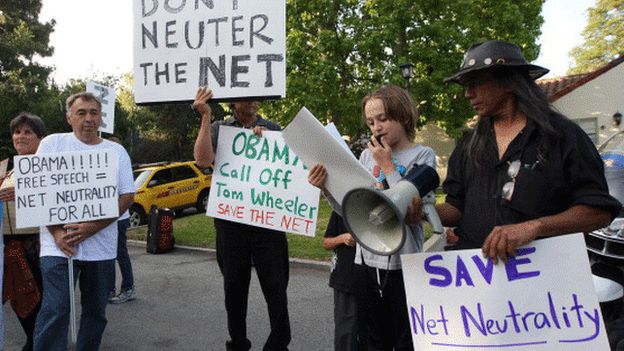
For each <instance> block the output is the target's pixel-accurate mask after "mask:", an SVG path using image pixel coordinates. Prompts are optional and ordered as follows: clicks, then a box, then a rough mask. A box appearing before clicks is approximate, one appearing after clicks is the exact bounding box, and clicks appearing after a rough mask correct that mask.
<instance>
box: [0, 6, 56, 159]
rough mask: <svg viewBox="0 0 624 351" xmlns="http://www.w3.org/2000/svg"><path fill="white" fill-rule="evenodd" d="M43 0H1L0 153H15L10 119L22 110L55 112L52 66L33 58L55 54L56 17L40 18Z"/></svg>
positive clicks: (43, 114) (3, 155)
mask: <svg viewBox="0 0 624 351" xmlns="http://www.w3.org/2000/svg"><path fill="white" fill-rule="evenodd" d="M40 10H41V0H24V1H18V0H3V1H0V125H2V126H4V127H3V128H0V157H2V158H5V157H8V156H10V155H12V152H13V147H12V143H11V138H10V135H9V130H8V128H7V126H8V124H9V121H10V120H11V119H12V118H13V117H15V116H16V115H17V114H18V113H19V112H20V111H29V112H32V113H36V114H38V115H40V116H41V117H43V118H44V119H45V117H49V116H50V115H51V114H53V113H55V108H54V106H55V101H54V98H53V92H51V91H50V89H49V87H48V83H47V79H48V75H49V74H50V70H51V69H50V68H48V67H44V66H41V65H40V64H38V63H36V62H35V61H34V60H33V58H34V57H36V56H40V57H45V56H50V55H51V54H52V51H53V49H52V47H50V45H49V38H50V33H51V32H52V30H53V27H54V21H51V22H47V23H41V22H39V19H38V18H39V12H40Z"/></svg>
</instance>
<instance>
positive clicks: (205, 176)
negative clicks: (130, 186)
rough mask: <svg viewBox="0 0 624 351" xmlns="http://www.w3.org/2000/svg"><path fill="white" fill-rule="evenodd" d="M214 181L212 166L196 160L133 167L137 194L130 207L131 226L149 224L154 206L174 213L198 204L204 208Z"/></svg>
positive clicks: (197, 206) (199, 209) (198, 208)
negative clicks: (204, 166) (200, 164)
mask: <svg viewBox="0 0 624 351" xmlns="http://www.w3.org/2000/svg"><path fill="white" fill-rule="evenodd" d="M211 181H212V167H208V168H204V169H201V168H199V167H198V166H197V164H196V163H195V162H194V161H186V162H159V163H152V164H146V165H140V166H138V167H137V168H136V169H135V170H134V184H135V186H136V193H135V195H134V204H132V206H131V207H130V226H132V227H135V226H138V225H141V224H144V223H146V221H147V214H148V213H149V210H150V208H151V206H152V205H156V206H158V207H159V208H169V209H171V210H174V211H175V213H180V212H181V211H182V210H184V209H186V208H189V207H195V208H197V211H200V212H202V211H205V210H206V204H207V203H208V192H209V191H210V183H211Z"/></svg>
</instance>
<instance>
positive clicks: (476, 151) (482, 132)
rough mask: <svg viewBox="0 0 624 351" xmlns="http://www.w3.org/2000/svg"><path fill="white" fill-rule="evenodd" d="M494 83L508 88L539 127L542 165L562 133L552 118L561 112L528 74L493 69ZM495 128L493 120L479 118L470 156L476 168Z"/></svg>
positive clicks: (468, 149) (469, 152)
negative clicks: (554, 108)
mask: <svg viewBox="0 0 624 351" xmlns="http://www.w3.org/2000/svg"><path fill="white" fill-rule="evenodd" d="M492 74H493V77H494V80H495V81H496V82H497V84H498V85H499V86H500V87H503V88H504V87H509V88H511V90H512V94H513V95H514V96H515V98H516V108H517V109H518V110H520V111H521V112H522V113H524V115H525V116H526V117H527V118H528V119H529V120H532V121H533V122H535V124H536V126H537V128H536V129H537V133H538V138H539V140H540V142H539V145H538V159H540V162H542V161H544V160H545V159H546V158H548V149H549V146H550V145H552V144H553V143H554V142H555V141H556V140H557V139H558V138H559V136H560V135H559V133H558V132H557V131H556V130H555V129H554V128H553V126H552V124H551V122H550V118H551V116H552V115H559V116H561V114H560V113H558V112H556V111H555V110H553V108H552V107H551V106H550V103H549V102H548V98H547V96H546V94H545V93H544V91H543V90H542V89H541V88H540V87H539V86H537V84H535V82H534V81H533V79H531V78H530V77H529V75H528V74H527V72H524V71H520V70H511V69H505V70H492ZM492 128H493V120H492V118H489V117H486V118H481V117H479V121H478V122H477V125H476V127H475V130H474V131H473V133H472V136H471V137H470V140H469V141H468V143H467V145H466V148H467V156H468V159H469V160H471V161H472V164H473V166H475V168H476V169H480V168H481V167H482V166H483V164H484V161H485V159H484V158H485V155H486V154H487V153H486V146H487V143H488V135H489V133H491V130H492Z"/></svg>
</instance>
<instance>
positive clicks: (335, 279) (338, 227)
mask: <svg viewBox="0 0 624 351" xmlns="http://www.w3.org/2000/svg"><path fill="white" fill-rule="evenodd" d="M348 232H349V230H348V229H347V227H346V226H345V224H344V221H343V219H342V217H340V215H339V214H338V213H336V212H332V214H331V217H330V218H329V223H328V224H327V229H326V230H325V237H326V238H333V237H336V236H338V235H340V234H343V233H348ZM334 255H335V256H334V260H335V261H334V266H333V267H332V272H331V275H330V276H329V286H330V287H332V288H334V289H338V290H341V291H345V292H348V293H355V289H354V287H353V285H354V278H353V275H354V272H353V267H354V266H355V263H354V261H355V247H352V246H347V245H339V246H337V247H336V248H335V249H334Z"/></svg>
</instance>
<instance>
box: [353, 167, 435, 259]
mask: <svg viewBox="0 0 624 351" xmlns="http://www.w3.org/2000/svg"><path fill="white" fill-rule="evenodd" d="M438 185H440V178H439V177H438V174H437V173H436V171H435V169H433V168H431V167H429V166H427V165H415V166H414V167H412V169H410V171H409V172H408V173H407V175H406V176H405V177H404V178H403V179H401V181H399V182H398V183H397V184H396V185H395V186H393V187H392V188H391V189H388V190H384V191H380V190H378V189H374V188H356V189H352V190H350V191H349V192H347V194H346V195H345V196H344V198H343V200H342V212H343V218H344V220H345V224H346V226H347V228H348V229H349V232H350V233H351V234H353V236H354V237H355V239H356V240H357V242H358V243H359V244H360V245H362V246H363V247H364V248H365V249H367V250H368V251H370V252H372V253H375V254H377V255H384V256H389V255H392V254H393V253H395V252H397V251H398V250H399V249H400V248H401V247H402V246H403V243H404V242H405V236H406V234H407V233H406V232H405V215H406V213H407V207H408V206H409V205H410V204H411V203H412V198H414V197H417V196H418V197H421V198H422V200H423V213H424V214H425V216H426V217H427V221H428V222H429V223H431V226H432V228H433V232H434V233H436V234H442V232H443V231H444V228H443V227H442V222H441V221H440V217H439V216H438V212H437V211H436V210H435V195H434V193H433V190H435V189H436V188H437V187H438ZM421 194H426V196H424V197H423V196H421Z"/></svg>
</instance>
